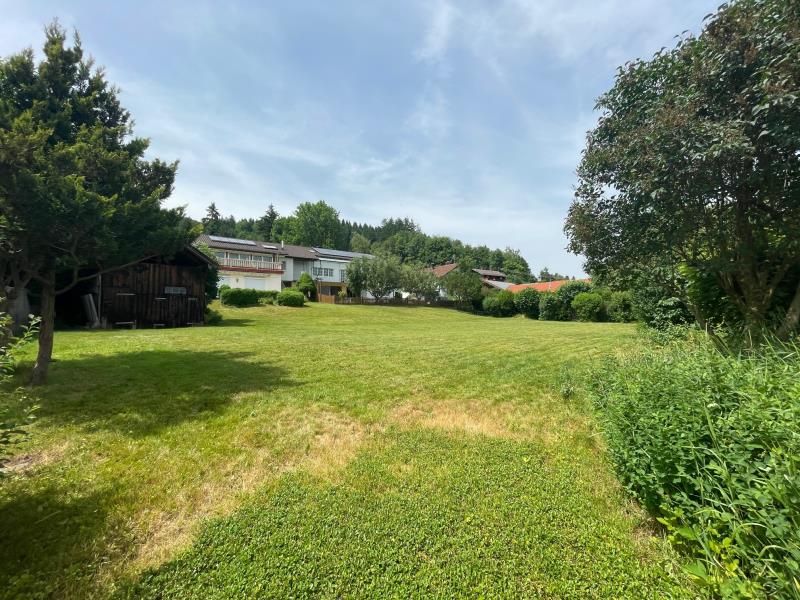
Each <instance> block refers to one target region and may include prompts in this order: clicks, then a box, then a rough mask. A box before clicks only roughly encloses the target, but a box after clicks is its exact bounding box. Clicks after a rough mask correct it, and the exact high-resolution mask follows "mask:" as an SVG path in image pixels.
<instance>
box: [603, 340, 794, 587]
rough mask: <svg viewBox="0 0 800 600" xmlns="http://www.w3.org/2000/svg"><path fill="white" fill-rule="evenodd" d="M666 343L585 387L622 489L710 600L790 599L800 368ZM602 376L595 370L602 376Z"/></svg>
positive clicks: (779, 360)
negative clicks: (655, 522)
mask: <svg viewBox="0 0 800 600" xmlns="http://www.w3.org/2000/svg"><path fill="white" fill-rule="evenodd" d="M709 346H710V345H707V344H706V343H703V344H700V343H698V342H696V341H694V342H680V343H673V344H671V345H669V346H667V347H666V348H663V349H651V350H647V351H645V352H643V353H642V354H640V355H638V356H634V357H628V358H623V359H616V360H614V361H612V362H611V363H610V364H609V365H608V368H607V369H604V370H602V374H601V375H597V376H596V379H595V380H594V381H593V382H592V385H591V386H590V394H591V396H592V399H593V401H594V404H595V406H596V407H597V409H598V413H599V416H600V420H601V422H602V424H603V429H604V432H605V436H606V439H607V442H608V447H609V451H610V453H611V456H612V458H613V461H614V463H615V466H616V469H617V471H618V473H619V475H620V478H621V479H622V482H623V483H624V485H625V486H626V487H627V488H628V490H630V491H631V492H632V493H633V494H634V495H635V496H636V497H637V498H639V500H640V501H641V502H642V503H643V504H644V505H645V506H646V507H647V508H648V509H649V510H650V511H652V512H653V513H654V514H655V515H656V516H658V517H659V521H661V522H662V523H663V524H664V525H666V527H667V528H668V530H669V532H670V538H671V540H672V541H673V542H674V543H675V544H676V545H677V546H678V547H679V548H680V549H681V550H683V551H684V552H687V553H689V554H690V555H691V556H693V557H694V559H695V562H694V563H692V564H691V565H690V566H689V567H688V570H689V572H690V573H691V574H692V575H693V576H694V577H695V578H696V579H697V580H699V581H700V582H702V583H704V584H707V585H708V586H709V587H710V588H711V590H712V592H713V593H714V594H715V595H721V596H728V597H734V596H735V597H769V598H778V597H786V598H788V597H797V592H798V588H797V587H796V586H797V579H796V576H797V573H798V572H800V435H799V434H800V428H799V427H798V423H800V401H798V398H800V359H798V352H797V349H795V351H794V354H793V355H787V354H780V353H778V352H777V351H774V350H767V351H765V352H764V353H762V354H761V355H758V356H754V355H751V356H749V357H745V358H742V357H734V356H729V355H728V356H726V355H723V354H721V353H719V352H716V351H715V350H713V349H712V348H710V347H709ZM598 373H600V371H598Z"/></svg>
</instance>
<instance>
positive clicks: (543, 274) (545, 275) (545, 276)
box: [539, 267, 569, 281]
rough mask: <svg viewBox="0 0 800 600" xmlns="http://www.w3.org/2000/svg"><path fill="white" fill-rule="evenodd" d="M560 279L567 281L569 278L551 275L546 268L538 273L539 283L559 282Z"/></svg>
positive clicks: (557, 274) (556, 273)
mask: <svg viewBox="0 0 800 600" xmlns="http://www.w3.org/2000/svg"><path fill="white" fill-rule="evenodd" d="M562 279H569V277H567V276H566V275H561V274H560V273H558V272H555V273H551V272H550V270H549V269H548V268H547V267H544V268H543V269H541V270H540V271H539V281H561V280H562Z"/></svg>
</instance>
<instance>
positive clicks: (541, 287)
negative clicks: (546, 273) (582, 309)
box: [508, 279, 592, 294]
mask: <svg viewBox="0 0 800 600" xmlns="http://www.w3.org/2000/svg"><path fill="white" fill-rule="evenodd" d="M573 281H583V282H586V283H591V281H592V280H591V279H556V280H555V281H540V282H538V283H518V284H516V285H512V286H510V287H509V288H508V290H509V291H511V292H514V293H515V294H516V293H517V292H521V291H522V290H527V289H532V290H536V291H537V292H555V291H556V290H558V288H560V287H561V286H562V285H564V284H566V283H571V282H573Z"/></svg>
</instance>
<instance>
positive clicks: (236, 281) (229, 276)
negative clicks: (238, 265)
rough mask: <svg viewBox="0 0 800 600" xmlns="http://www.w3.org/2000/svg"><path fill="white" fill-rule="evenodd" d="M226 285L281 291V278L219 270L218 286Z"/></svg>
mask: <svg viewBox="0 0 800 600" xmlns="http://www.w3.org/2000/svg"><path fill="white" fill-rule="evenodd" d="M223 284H227V285H229V286H231V287H232V288H251V289H254V290H275V291H277V292H280V291H281V276H280V275H279V274H278V273H243V272H241V271H225V270H222V269H220V272H219V285H223Z"/></svg>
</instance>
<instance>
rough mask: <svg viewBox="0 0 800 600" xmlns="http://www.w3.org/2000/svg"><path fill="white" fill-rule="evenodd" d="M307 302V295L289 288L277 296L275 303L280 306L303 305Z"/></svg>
mask: <svg viewBox="0 0 800 600" xmlns="http://www.w3.org/2000/svg"><path fill="white" fill-rule="evenodd" d="M305 302H306V297H305V296H304V295H303V293H302V292H300V291H299V290H296V289H293V288H288V289H285V290H283V291H282V292H281V293H280V294H278V295H277V297H276V298H275V304H277V305H278V306H294V307H300V306H303V304H305Z"/></svg>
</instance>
